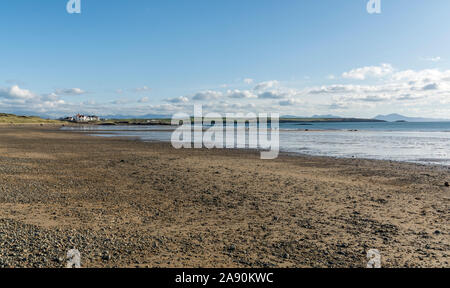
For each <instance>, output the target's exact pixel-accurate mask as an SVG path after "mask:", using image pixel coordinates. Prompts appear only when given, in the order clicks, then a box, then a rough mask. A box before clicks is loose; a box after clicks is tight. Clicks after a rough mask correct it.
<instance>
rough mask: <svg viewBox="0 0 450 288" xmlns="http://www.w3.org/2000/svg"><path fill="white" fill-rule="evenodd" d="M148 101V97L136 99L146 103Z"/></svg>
mask: <svg viewBox="0 0 450 288" xmlns="http://www.w3.org/2000/svg"><path fill="white" fill-rule="evenodd" d="M148 101H150V99H149V98H148V97H142V98H141V99H139V100H138V103H147V102H148Z"/></svg>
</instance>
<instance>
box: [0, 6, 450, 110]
mask: <svg viewBox="0 0 450 288" xmlns="http://www.w3.org/2000/svg"><path fill="white" fill-rule="evenodd" d="M367 2H368V0H345V1H336V0H315V1H312V0H311V1H307V0H304V1H301V0H283V1H276V0H214V1H212V0H190V1H185V0H167V1H162V0H161V1H149V0H147V1H145V0H133V1H126V0H81V3H82V13H81V14H79V15H78V14H68V13H67V12H66V3H67V0H40V1H37V0H7V1H1V2H0V35H1V36H2V37H1V38H2V41H1V45H0V111H4V112H14V113H19V114H20V113H26V114H41V115H51V116H55V117H56V116H62V115H66V114H67V115H70V114H74V113H77V112H82V113H92V114H101V115H108V114H127V115H143V114H149V113H150V114H173V113H175V112H181V111H184V112H189V111H192V106H193V104H194V103H197V104H200V103H202V104H205V109H207V110H211V111H213V110H214V111H221V112H223V111H225V110H226V111H230V112H233V111H235V112H239V111H243V112H246V111H247V112H250V111H253V112H262V111H264V112H279V113H280V114H294V115H305V116H309V115H313V114H338V115H343V116H355V117H356V116H357V117H373V116H375V115H376V114H381V113H384V114H385V113H393V112H399V113H402V114H407V115H411V116H420V115H426V116H428V117H431V116H438V117H445V116H446V115H448V114H449V112H450V70H449V69H450V67H449V63H450V62H449V60H450V49H449V48H450V29H449V27H450V17H448V11H450V2H449V1H448V0H434V1H422V0H381V5H382V13H381V14H379V15H375V14H372V15H371V14H368V13H367V11H366V4H367Z"/></svg>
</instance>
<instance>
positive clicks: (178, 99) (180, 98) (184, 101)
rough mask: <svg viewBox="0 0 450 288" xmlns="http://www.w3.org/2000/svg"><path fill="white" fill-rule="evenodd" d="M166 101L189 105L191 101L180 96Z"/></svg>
mask: <svg viewBox="0 0 450 288" xmlns="http://www.w3.org/2000/svg"><path fill="white" fill-rule="evenodd" d="M166 101H167V102H170V103H187V102H189V99H188V98H187V97H183V96H180V97H176V98H171V99H167V100H166Z"/></svg>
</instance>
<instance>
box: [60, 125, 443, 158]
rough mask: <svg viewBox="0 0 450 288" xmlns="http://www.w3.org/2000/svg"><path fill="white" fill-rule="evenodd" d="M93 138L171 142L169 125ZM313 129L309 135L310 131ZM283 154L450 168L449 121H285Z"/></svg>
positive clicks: (111, 129)
mask: <svg viewBox="0 0 450 288" xmlns="http://www.w3.org/2000/svg"><path fill="white" fill-rule="evenodd" d="M63 129H65V130H75V131H84V132H89V131H92V133H91V135H96V136H103V137H112V136H128V137H137V138H140V139H142V140H144V141H170V138H171V135H172V132H173V130H174V129H175V128H174V127H170V126H83V127H64V128H63ZM305 130H308V131H305ZM280 150H281V151H283V152H294V153H302V154H308V155H317V156H332V157H344V158H352V157H355V158H366V159H382V160H395V161H406V162H415V163H422V164H435V165H446V166H450V122H435V123H431V122H430V123H390V122H385V123H281V124H280Z"/></svg>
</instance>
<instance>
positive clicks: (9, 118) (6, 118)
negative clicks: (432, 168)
mask: <svg viewBox="0 0 450 288" xmlns="http://www.w3.org/2000/svg"><path fill="white" fill-rule="evenodd" d="M61 123H62V122H61V121H58V120H47V119H42V118H40V117H36V116H17V115H14V114H6V113H0V124H61Z"/></svg>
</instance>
